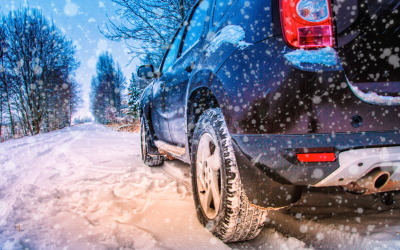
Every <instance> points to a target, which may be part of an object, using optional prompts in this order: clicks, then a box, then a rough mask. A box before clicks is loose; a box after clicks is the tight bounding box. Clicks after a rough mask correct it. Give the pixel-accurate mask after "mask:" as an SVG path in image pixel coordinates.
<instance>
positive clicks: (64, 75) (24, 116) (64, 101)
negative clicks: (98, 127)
mask: <svg viewBox="0 0 400 250" xmlns="http://www.w3.org/2000/svg"><path fill="white" fill-rule="evenodd" d="M1 30H2V35H1V37H2V39H1V45H2V46H1V48H2V50H1V69H2V70H1V76H0V78H1V80H0V81H1V83H2V85H1V90H2V94H3V93H4V94H5V96H6V101H7V103H8V111H9V119H10V121H11V127H12V129H13V130H14V129H15V124H14V123H15V121H14V119H13V117H17V119H16V120H17V121H18V124H19V129H20V130H21V131H22V133H23V134H31V135H33V134H38V133H39V132H40V131H41V126H42V124H43V123H45V124H46V131H48V130H49V128H53V129H54V128H60V127H64V126H67V125H68V124H70V120H71V114H72V112H75V110H76V107H77V106H79V87H78V86H77V85H78V84H77V83H76V82H75V80H74V79H73V77H74V74H73V73H74V71H75V70H76V69H77V67H78V66H79V63H78V62H77V61H76V59H75V57H74V55H75V47H74V46H73V45H72V42H71V41H70V40H68V39H67V38H66V37H65V36H64V35H62V33H61V31H60V30H58V29H57V28H56V26H55V25H54V24H53V23H51V22H49V21H48V20H47V19H46V18H45V17H44V16H43V15H42V13H41V12H40V11H38V10H30V9H20V10H17V11H13V12H10V13H9V15H8V16H5V17H3V18H2V21H1ZM57 120H58V121H57ZM55 121H57V122H58V123H57V122H56V123H57V124H58V125H57V126H50V125H51V124H54V122H55ZM13 133H14V132H13Z"/></svg>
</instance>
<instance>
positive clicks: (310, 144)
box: [231, 131, 400, 207]
mask: <svg viewBox="0 0 400 250" xmlns="http://www.w3.org/2000/svg"><path fill="white" fill-rule="evenodd" d="M231 136H232V139H233V142H234V143H233V144H234V148H235V151H236V152H235V153H236V158H237V161H238V165H239V172H240V175H241V178H242V182H243V186H244V187H245V191H246V195H247V196H248V198H249V201H252V200H256V201H258V202H259V201H263V202H264V201H267V202H266V203H270V204H266V203H265V204H266V206H271V204H274V205H273V207H279V206H287V205H290V204H291V203H294V202H296V201H297V200H298V199H300V196H301V192H300V195H299V189H298V188H296V187H299V186H316V187H322V186H342V185H345V184H348V183H350V182H351V181H353V180H355V179H356V178H359V177H362V176H363V175H364V174H365V173H366V172H368V171H369V170H371V169H373V168H375V167H376V166H377V165H376V164H377V163H381V162H385V164H381V165H382V166H383V167H387V168H388V169H389V168H390V169H391V170H390V171H391V173H392V175H391V180H400V169H399V168H398V166H400V147H399V146H400V133H399V132H398V131H391V132H359V133H339V134H334V133H333V134H306V135H238V134H233V135H231ZM321 148H322V149H323V148H333V150H334V152H335V155H336V160H335V161H334V162H318V163H302V162H299V161H298V160H297V157H296V152H304V150H305V149H307V150H314V149H317V150H318V149H321ZM372 148H375V149H374V150H371V149H372ZM376 148H385V149H380V150H379V149H376ZM356 149H358V150H360V149H362V150H360V151H356ZM351 150H352V151H351ZM365 150H366V151H365ZM382 150H384V151H386V152H389V154H387V155H386V156H385V157H389V158H388V159H387V161H380V160H379V159H380V158H379V157H380V156H382V154H381V152H382ZM347 152H351V153H347ZM354 152H359V153H360V157H361V158H362V157H363V156H362V155H363V154H365V153H367V154H370V156H371V159H374V160H371V159H370V160H369V161H368V159H365V162H366V163H365V164H364V165H363V166H364V167H363V168H360V169H359V171H358V172H357V174H353V177H351V178H349V176H346V175H348V174H349V173H350V172H351V171H352V170H351V169H352V166H353V164H355V162H357V160H360V159H361V158H360V157H359V158H352V156H351V154H353V155H354ZM372 152H375V153H374V154H372ZM349 154H350V155H349ZM364 158H365V157H364ZM364 158H363V159H364ZM358 163H359V162H357V164H358ZM341 166H342V168H341ZM397 169H399V173H397ZM349 171H350V172H349ZM353 172H355V171H354V170H353ZM340 178H343V179H344V181H343V182H338V180H339V179H340ZM276 196H280V197H281V198H280V199H277V198H276ZM274 197H275V198H274ZM274 199H275V202H274V203H273V202H268V201H272V200H274ZM256 205H257V204H256ZM258 205H261V206H263V205H264V204H258Z"/></svg>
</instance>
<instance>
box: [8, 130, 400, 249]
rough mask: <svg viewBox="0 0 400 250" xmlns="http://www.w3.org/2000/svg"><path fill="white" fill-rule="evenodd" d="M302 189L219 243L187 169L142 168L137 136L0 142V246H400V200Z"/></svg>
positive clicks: (176, 164)
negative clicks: (249, 229)
mask: <svg viewBox="0 0 400 250" xmlns="http://www.w3.org/2000/svg"><path fill="white" fill-rule="evenodd" d="M335 189H336V188H333V190H331V192H330V193H329V194H324V193H321V192H319V191H315V190H312V189H307V188H305V189H304V191H303V196H302V198H301V200H300V201H299V202H298V203H296V205H294V206H292V207H290V208H287V209H282V210H279V211H269V214H268V218H267V224H266V227H265V228H264V230H263V231H262V232H261V234H260V235H259V236H258V237H257V238H255V239H253V240H251V241H246V242H240V243H230V244H224V243H222V242H221V241H220V240H219V239H217V238H215V237H213V236H212V234H211V233H210V232H208V231H207V230H206V229H205V228H204V227H203V226H202V225H200V223H199V222H198V220H197V218H196V211H195V207H194V203H193V197H192V193H191V185H190V167H189V166H188V165H187V164H184V163H181V162H180V161H177V160H175V161H167V162H165V163H164V164H163V165H162V166H161V167H153V168H149V167H147V166H145V165H144V164H143V163H142V161H141V158H140V139H139V135H138V134H130V133H126V132H116V131H113V130H111V129H109V128H106V127H104V126H102V125H97V124H94V123H86V124H82V125H76V126H73V127H71V128H66V129H62V130H59V131H54V132H50V133H46V134H39V135H37V136H33V137H25V138H22V139H17V140H10V141H6V142H3V143H0V249H2V250H9V249H188V250H192V249H207V250H209V249H282V250H283V249H296V250H303V249H314V248H315V249H400V226H399V225H400V209H399V208H400V202H398V203H396V201H397V200H400V195H399V194H396V195H395V203H394V204H392V205H385V204H383V203H382V202H380V201H379V198H377V196H354V195H350V194H347V193H344V192H341V191H340V189H337V190H335Z"/></svg>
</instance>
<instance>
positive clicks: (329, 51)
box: [284, 47, 338, 67]
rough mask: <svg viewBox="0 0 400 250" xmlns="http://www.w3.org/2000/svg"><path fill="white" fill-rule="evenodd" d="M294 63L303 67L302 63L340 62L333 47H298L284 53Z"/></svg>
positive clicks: (333, 63)
mask: <svg viewBox="0 0 400 250" xmlns="http://www.w3.org/2000/svg"><path fill="white" fill-rule="evenodd" d="M284 56H285V58H286V59H287V60H288V61H289V62H291V63H292V64H293V65H296V66H298V67H301V63H310V64H323V65H326V66H330V67H332V66H336V65H337V64H338V55H337V52H336V51H335V50H334V49H333V48H331V47H325V48H323V49H317V50H304V49H298V50H294V51H292V52H289V53H287V54H285V55H284Z"/></svg>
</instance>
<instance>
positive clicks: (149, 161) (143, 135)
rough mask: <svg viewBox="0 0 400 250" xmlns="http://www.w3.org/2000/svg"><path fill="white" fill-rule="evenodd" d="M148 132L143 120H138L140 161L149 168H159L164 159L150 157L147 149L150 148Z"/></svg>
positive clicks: (159, 156) (157, 156) (160, 156)
mask: <svg viewBox="0 0 400 250" xmlns="http://www.w3.org/2000/svg"><path fill="white" fill-rule="evenodd" d="M150 143H151V139H150V132H149V129H148V126H147V124H146V121H145V119H144V118H143V117H142V118H141V120H140V146H141V150H140V152H141V156H142V161H143V162H144V164H146V165H147V166H149V167H155V166H160V165H162V164H163V161H164V158H163V156H162V155H150V154H149V147H151V144H150Z"/></svg>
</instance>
